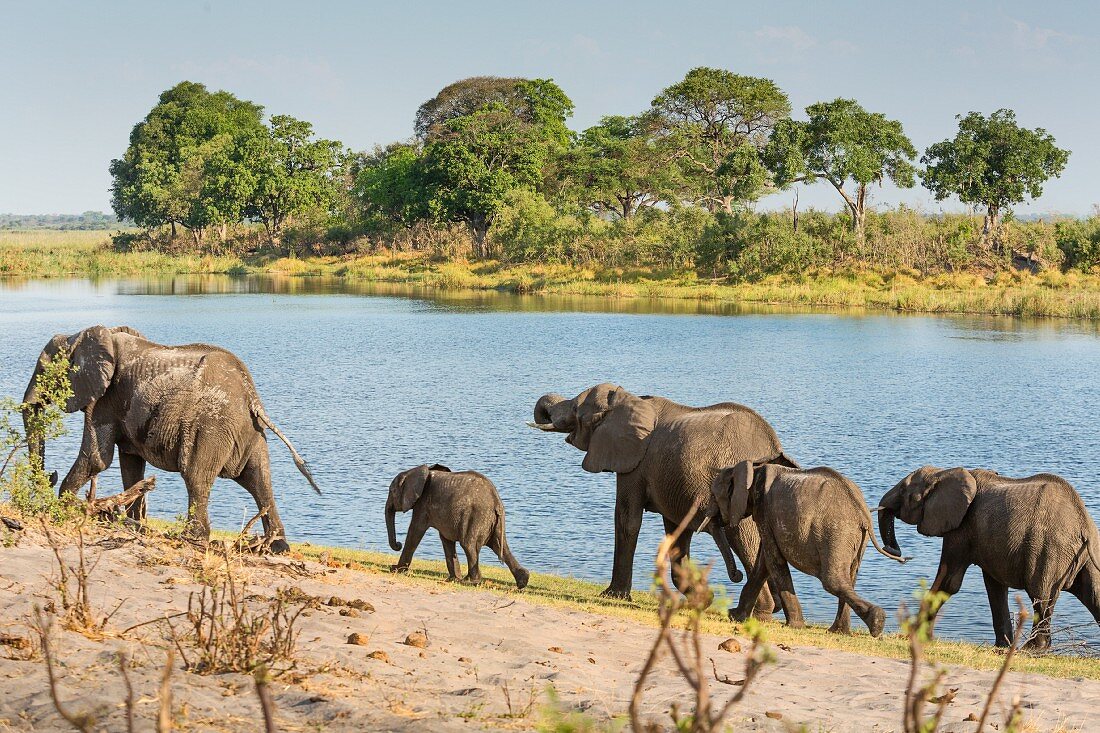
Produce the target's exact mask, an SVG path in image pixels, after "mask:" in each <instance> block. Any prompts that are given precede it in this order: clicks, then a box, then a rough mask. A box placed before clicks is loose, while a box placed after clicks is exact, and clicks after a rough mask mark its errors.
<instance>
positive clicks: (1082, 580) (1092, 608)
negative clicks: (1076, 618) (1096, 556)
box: [1069, 563, 1100, 624]
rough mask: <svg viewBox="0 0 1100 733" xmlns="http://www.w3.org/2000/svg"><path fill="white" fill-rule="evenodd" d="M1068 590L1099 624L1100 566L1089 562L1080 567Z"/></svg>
mask: <svg viewBox="0 0 1100 733" xmlns="http://www.w3.org/2000/svg"><path fill="white" fill-rule="evenodd" d="M1069 592H1070V594H1072V595H1073V596H1074V597H1076V598H1077V600H1079V601H1081V605H1083V606H1084V607H1085V608H1087V609H1088V611H1089V613H1091V614H1092V618H1093V619H1094V620H1095V621H1096V623H1097V624H1100V568H1096V567H1093V566H1092V565H1091V563H1090V564H1089V565H1088V566H1086V567H1085V568H1082V569H1081V571H1080V572H1079V573H1077V577H1076V578H1075V579H1074V581H1073V585H1071V586H1070V587H1069Z"/></svg>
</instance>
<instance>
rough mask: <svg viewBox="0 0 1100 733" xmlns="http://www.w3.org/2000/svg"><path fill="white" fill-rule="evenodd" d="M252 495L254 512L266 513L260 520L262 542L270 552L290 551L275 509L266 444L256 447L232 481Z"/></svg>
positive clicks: (283, 528)
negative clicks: (262, 532)
mask: <svg viewBox="0 0 1100 733" xmlns="http://www.w3.org/2000/svg"><path fill="white" fill-rule="evenodd" d="M233 480H234V481H236V482H237V483H238V484H240V485H241V486H242V487H244V490H245V491H247V492H248V493H249V494H251V495H252V500H253V501H255V502H256V510H257V511H260V512H262V511H264V510H265V509H266V510H267V513H266V514H264V516H263V517H262V518H261V521H262V522H263V525H264V540H265V541H266V542H267V543H268V546H269V547H270V548H271V551H272V552H274V553H276V554H282V553H285V552H289V551H290V545H289V544H287V541H286V528H285V527H283V520H282V519H281V518H280V517H279V510H278V509H277V508H276V507H275V492H274V491H272V489H271V458H270V456H269V455H268V452H267V446H266V444H265V445H263V446H258V447H257V449H255V450H253V451H252V456H251V457H250V458H249V459H248V463H246V464H245V467H244V470H243V471H241V475H240V476H238V477H237V478H235V479H233Z"/></svg>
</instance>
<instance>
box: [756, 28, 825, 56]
mask: <svg viewBox="0 0 1100 733" xmlns="http://www.w3.org/2000/svg"><path fill="white" fill-rule="evenodd" d="M753 35H754V36H756V38H757V39H759V40H761V41H764V42H766V43H768V44H769V45H778V46H785V47H787V48H788V49H790V50H793V51H796V52H802V51H809V50H810V49H811V48H813V47H814V46H816V45H817V39H816V38H814V37H813V36H811V35H810V34H809V33H807V32H806V31H804V30H802V29H801V28H799V27H798V26H796V25H784V26H776V25H766V26H764V27H763V28H761V29H759V30H758V31H756V32H755V33H753Z"/></svg>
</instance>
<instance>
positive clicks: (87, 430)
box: [23, 326, 320, 552]
mask: <svg viewBox="0 0 1100 733" xmlns="http://www.w3.org/2000/svg"><path fill="white" fill-rule="evenodd" d="M61 352H64V353H66V354H67V355H68V358H69V361H70V365H71V372H70V381H71V384H72V392H73V395H72V397H71V398H70V399H69V400H68V402H67V403H66V404H65V408H64V409H65V411H66V412H76V411H78V410H83V412H84V436H83V439H82V440H81V444H80V455H78V456H77V459H76V461H75V462H74V463H73V466H72V468H70V469H69V472H68V474H67V475H66V476H65V478H64V480H63V481H62V482H61V487H60V489H59V493H60V494H65V493H70V494H71V493H76V491H77V490H78V489H79V488H80V487H81V486H83V485H84V484H86V483H87V482H88V481H89V480H90V479H91V478H92V477H93V476H95V475H96V474H98V473H100V472H102V471H104V470H106V469H107V467H109V466H110V465H111V463H112V462H113V460H114V455H115V448H116V447H117V448H118V454H119V468H120V469H121V471H122V483H123V484H124V487H125V488H129V487H130V486H132V485H134V484H135V483H137V482H138V481H140V480H142V479H143V478H144V476H145V467H146V464H147V463H148V464H152V465H153V466H156V467H157V468H159V469H161V470H164V471H173V472H177V473H179V474H180V475H181V476H182V477H183V480H184V483H185V484H186V485H187V509H188V513H187V515H188V529H189V531H190V532H191V533H192V534H194V535H195V536H197V537H199V538H201V539H206V538H208V537H209V536H210V517H209V514H208V513H207V503H208V500H209V498H210V489H211V487H212V486H213V483H214V479H215V478H218V477H222V478H230V479H233V480H234V481H236V482H237V483H238V484H240V485H241V486H243V487H244V488H245V489H246V490H247V491H248V492H249V493H250V494H252V498H253V499H255V501H256V506H257V508H258V509H259V510H260V511H264V510H266V513H265V514H264V516H263V524H264V535H265V538H266V540H267V541H268V543H269V545H270V547H271V549H272V551H275V552H285V551H286V550H287V549H289V548H288V546H287V543H286V539H285V531H284V528H283V523H282V521H281V520H280V519H279V512H278V510H277V509H276V507H275V497H274V494H273V493H272V490H271V462H270V457H269V455H268V450H267V438H266V436H265V433H264V428H269V429H270V430H271V431H272V432H274V433H275V435H277V436H278V437H279V439H280V440H282V441H283V442H284V443H285V444H286V446H287V448H289V449H290V453H291V455H292V456H293V457H294V463H295V465H297V466H298V470H300V471H301V472H302V474H303V475H304V476H305V477H306V479H307V480H308V481H309V483H310V485H311V486H313V488H314V490H316V491H317V492H318V493H320V489H318V488H317V483H316V482H315V481H314V480H313V476H312V475H311V474H310V471H309V468H308V467H307V466H306V463H305V461H304V460H303V459H302V457H301V456H300V455H298V452H297V451H296V450H294V446H292V445H291V444H290V441H288V440H287V439H286V437H285V436H284V435H283V434H282V432H280V431H279V429H278V428H277V427H275V424H274V423H273V422H272V421H271V419H270V418H269V417H268V416H267V413H266V412H265V411H264V407H263V403H262V402H261V401H260V397H259V395H258V394H257V393H256V385H255V384H254V383H253V381H252V375H251V374H249V372H248V367H246V366H245V365H244V363H243V362H242V361H241V360H240V359H238V358H237V357H236V356H234V355H233V354H231V353H230V352H228V351H226V350H225V349H221V348H218V347H217V346H208V345H206V344H190V345H187V346H162V345H161V344H157V343H153V342H152V341H149V340H148V339H146V338H145V337H144V336H142V335H141V334H140V333H138V332H137V331H135V330H134V329H132V328H129V327H127V326H120V327H117V328H104V327H103V326H92V327H91V328H86V329H84V330H83V331H80V332H79V333H75V334H73V335H71V336H65V335H57V336H54V337H53V338H52V339H50V342H49V343H48V344H46V347H45V348H44V349H42V353H41V354H40V355H39V357H38V364H37V365H36V366H35V369H34V374H33V375H32V376H31V380H30V384H29V385H28V386H27V391H26V394H25V395H24V397H23V401H24V403H26V405H28V408H27V412H26V413H25V414H24V421H25V423H26V424H27V428H28V433H29V432H30V428H31V424H32V423H33V420H32V419H31V417H32V412H33V411H35V410H37V409H41V407H42V405H43V397H42V396H40V395H39V394H38V391H37V388H36V381H37V379H38V375H39V374H41V373H42V371H43V369H45V368H46V366H47V365H48V364H49V363H50V361H51V360H52V359H53V358H54V357H55V356H56V355H57V354H58V353H61ZM32 453H34V459H35V461H36V462H37V464H38V465H39V466H40V467H42V466H44V464H45V450H44V446H43V444H42V441H41V440H37V439H35V440H33V441H32ZM128 512H129V514H130V516H131V517H132V518H135V519H141V518H143V517H144V515H145V505H144V500H139V501H138V502H135V504H133V505H131V506H130V507H129V509H128Z"/></svg>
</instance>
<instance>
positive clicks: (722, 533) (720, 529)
mask: <svg viewBox="0 0 1100 733" xmlns="http://www.w3.org/2000/svg"><path fill="white" fill-rule="evenodd" d="M710 536H711V537H713V538H714V544H715V545H717V546H718V552H719V553H720V554H721V555H722V562H724V563H725V564H726V575H728V576H729V579H730V580H731V581H732V582H734V583H740V582H741V581H742V580H744V577H745V576H744V575H742V574H741V571H740V570H738V569H737V560H736V558H735V557H734V555H733V549H732V548H731V547H730V542H729V538H728V537H726V528H725V527H724V526H722V525H721V524H719V523H718V520H717V518H715V520H714V521H713V522H711V527H710Z"/></svg>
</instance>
